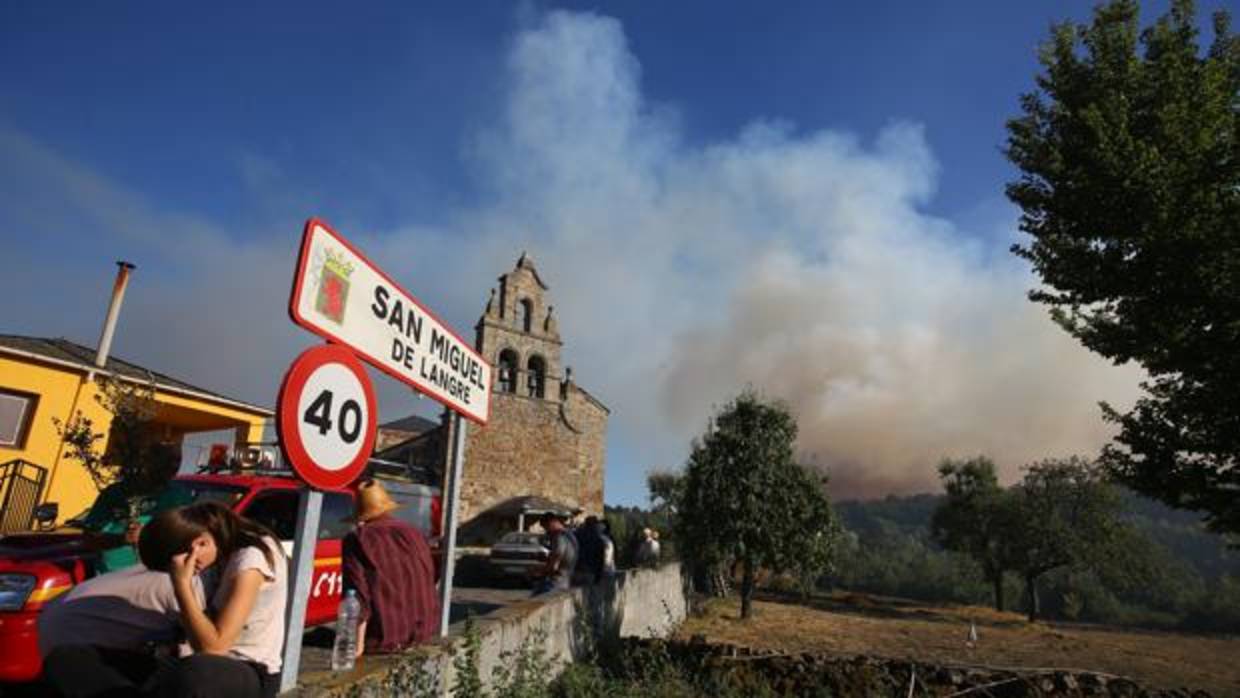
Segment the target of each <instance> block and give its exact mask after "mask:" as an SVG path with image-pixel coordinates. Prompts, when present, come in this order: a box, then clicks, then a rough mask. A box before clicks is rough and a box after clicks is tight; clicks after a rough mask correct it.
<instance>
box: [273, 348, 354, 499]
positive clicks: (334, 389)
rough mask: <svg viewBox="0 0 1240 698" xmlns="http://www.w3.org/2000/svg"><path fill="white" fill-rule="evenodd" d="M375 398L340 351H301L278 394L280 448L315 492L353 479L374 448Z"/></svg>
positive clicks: (349, 355) (348, 357)
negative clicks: (315, 489) (314, 488)
mask: <svg viewBox="0 0 1240 698" xmlns="http://www.w3.org/2000/svg"><path fill="white" fill-rule="evenodd" d="M376 413H377V409H376V406H375V394H374V390H373V388H371V385H370V379H369V378H367V377H366V370H365V369H364V368H363V367H362V364H361V362H359V361H358V360H357V359H355V358H353V353H352V352H351V351H349V350H348V349H347V348H345V347H342V346H338V345H336V346H332V345H328V346H319V347H313V348H311V349H308V350H306V351H305V352H303V353H302V354H301V356H299V357H297V360H296V361H294V362H293V365H292V367H291V368H289V371H288V373H287V374H286V375H285V378H284V384H283V385H282V386H281V388H280V401H279V407H278V410H277V414H276V423H277V427H278V428H279V430H280V445H281V447H282V448H283V449H284V454H285V457H286V458H287V459H288V461H289V463H290V464H292V466H293V469H294V470H296V471H297V474H298V475H300V476H301V478H302V479H303V480H305V481H306V482H308V483H309V484H311V485H313V486H314V487H318V488H319V489H331V488H334V487H343V486H345V485H348V484H349V483H351V482H353V480H355V479H357V476H358V475H360V474H361V472H362V470H363V469H365V467H366V462H367V461H368V460H369V459H370V453H371V451H372V450H373V449H374V445H375V427H376V419H377V414H376Z"/></svg>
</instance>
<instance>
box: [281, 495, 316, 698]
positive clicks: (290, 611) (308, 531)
mask: <svg viewBox="0 0 1240 698" xmlns="http://www.w3.org/2000/svg"><path fill="white" fill-rule="evenodd" d="M322 509H323V493H322V492H319V491H318V490H314V489H311V488H309V487H303V488H302V489H301V493H300V496H299V498H298V502H297V534H296V537H295V538H294V539H293V540H295V541H296V542H295V543H294V544H293V564H292V566H291V568H290V569H289V571H290V572H292V575H291V578H292V584H291V585H290V586H289V594H288V606H287V610H286V611H285V616H284V629H285V634H284V662H283V663H282V664H281V665H280V692H281V693H283V692H284V691H291V690H293V689H294V688H296V687H297V670H298V668H299V667H300V666H301V642H302V634H303V633H304V632H305V630H306V605H307V604H308V603H309V601H310V578H311V575H312V574H313V573H314V549H315V547H317V545H318V542H319V514H320V513H321V511H322Z"/></svg>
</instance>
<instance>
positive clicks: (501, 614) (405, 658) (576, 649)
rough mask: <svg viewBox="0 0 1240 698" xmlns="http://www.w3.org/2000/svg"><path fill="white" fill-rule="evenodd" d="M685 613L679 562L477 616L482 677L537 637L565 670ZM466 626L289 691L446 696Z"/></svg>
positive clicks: (655, 631) (671, 624) (308, 678)
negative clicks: (607, 642) (613, 642)
mask: <svg viewBox="0 0 1240 698" xmlns="http://www.w3.org/2000/svg"><path fill="white" fill-rule="evenodd" d="M686 613H687V602H686V598H685V588H684V584H683V581H682V579H681V571H680V564H679V563H670V564H667V565H664V566H662V567H660V568H658V569H640V570H626V571H622V572H620V573H619V574H617V576H616V578H615V579H614V580H612V581H611V582H609V583H606V584H600V585H598V586H596V587H593V588H590V589H574V590H572V591H571V592H561V593H555V594H548V595H546V596H541V597H538V598H532V599H529V600H525V601H520V602H517V603H515V604H511V605H508V606H505V607H504V608H501V609H499V610H496V611H494V612H492V613H489V614H487V615H485V616H482V617H480V618H478V619H475V621H474V623H475V626H476V627H477V631H478V638H479V641H480V647H479V662H478V665H479V674H480V676H481V677H482V680H483V682H484V684H485V683H487V682H488V681H489V679H490V678H491V676H492V673H493V671H494V670H495V668H496V667H498V666H499V665H500V662H501V661H503V657H504V656H505V654H507V653H511V652H515V651H517V650H518V649H519V648H520V647H521V645H522V643H525V642H534V641H536V640H540V641H541V642H542V643H543V649H544V651H545V652H546V655H547V656H548V657H549V658H550V659H551V660H552V662H553V663H554V665H555V666H556V667H557V670H558V668H562V667H563V666H564V665H565V664H567V663H569V662H572V661H573V660H574V659H577V658H579V657H581V656H583V654H584V653H585V651H586V649H587V647H588V646H589V643H591V642H593V641H595V640H596V639H598V638H600V637H606V638H617V637H632V638H654V637H664V636H666V635H668V634H669V633H670V632H671V631H672V630H673V629H674V628H675V627H676V626H678V625H679V624H680V622H681V621H683V620H684V618H685V615H686ZM462 625H463V624H460V623H458V624H457V625H455V626H453V631H452V633H451V635H450V636H449V637H448V638H446V639H443V640H439V641H436V642H435V643H432V644H428V645H425V646H422V647H419V648H417V649H415V650H411V651H410V652H408V653H405V654H401V655H393V656H386V657H385V656H366V657H363V659H362V662H361V663H360V664H359V666H358V667H357V669H355V670H354V671H353V672H351V673H349V674H343V675H336V674H330V673H320V674H306V675H303V676H302V680H301V684H300V685H299V686H298V688H297V690H295V691H291V692H289V693H286V694H283V695H288V696H306V697H311V696H312V697H314V698H320V697H327V696H332V697H335V696H424V695H443V696H446V695H448V691H449V688H450V686H451V685H452V682H453V681H454V676H453V668H452V657H453V652H454V650H457V651H459V650H460V649H462V648H463V644H464V639H463V638H462V636H461V633H462V630H463V628H462V627H461V626H462Z"/></svg>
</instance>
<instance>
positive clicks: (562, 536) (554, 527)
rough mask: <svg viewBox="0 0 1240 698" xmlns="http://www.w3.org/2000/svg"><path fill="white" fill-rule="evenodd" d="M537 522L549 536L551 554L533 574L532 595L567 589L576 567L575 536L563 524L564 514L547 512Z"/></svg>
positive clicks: (570, 584)
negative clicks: (535, 578) (534, 580)
mask: <svg viewBox="0 0 1240 698" xmlns="http://www.w3.org/2000/svg"><path fill="white" fill-rule="evenodd" d="M538 523H539V524H540V525H541V526H542V528H543V530H544V531H546V532H547V536H548V537H549V538H550V541H549V544H550V548H551V555H550V556H548V557H547V562H546V563H545V564H544V565H543V566H542V567H540V568H538V569H537V570H536V571H535V572H534V575H535V576H536V577H538V580H537V581H536V582H535V584H534V596H538V595H539V594H545V593H547V592H550V591H567V590H568V589H569V587H571V586H572V580H573V570H575V569H576V567H577V538H576V537H575V536H574V535H573V532H572V531H570V530H568V527H567V526H565V524H564V515H563V514H559V513H554V512H547V513H545V514H543V515H542V517H541V518H539V520H538Z"/></svg>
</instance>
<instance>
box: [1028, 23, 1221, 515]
mask: <svg viewBox="0 0 1240 698" xmlns="http://www.w3.org/2000/svg"><path fill="white" fill-rule="evenodd" d="M1138 9H1139V8H1138V3H1137V2H1136V0H1112V1H1111V2H1108V3H1106V4H1105V5H1102V6H1100V7H1098V8H1097V9H1096V10H1095V13H1094V17H1093V21H1092V23H1090V24H1089V25H1080V26H1078V25H1074V24H1072V23H1066V24H1061V25H1058V26H1056V27H1054V28H1053V30H1052V34H1051V38H1050V41H1049V42H1048V43H1047V44H1045V45H1044V46H1043V48H1042V51H1041V62H1042V65H1043V68H1044V70H1043V72H1042V74H1041V75H1039V76H1038V78H1037V87H1038V89H1037V91H1035V92H1033V93H1030V94H1026V95H1024V96H1022V98H1021V107H1022V111H1023V115H1022V116H1020V117H1019V118H1016V119H1013V120H1011V121H1009V122H1008V125H1007V126H1008V134H1009V136H1008V145H1007V150H1006V153H1007V156H1008V158H1009V159H1010V160H1011V161H1012V162H1013V163H1014V164H1016V165H1017V166H1018V167H1019V168H1020V170H1021V175H1020V177H1019V179H1018V180H1016V181H1014V182H1012V183H1010V184H1009V185H1008V187H1007V193H1008V196H1009V198H1011V199H1012V201H1014V202H1015V203H1016V204H1018V205H1019V206H1020V207H1021V209H1022V211H1023V213H1022V216H1021V229H1022V230H1023V231H1025V232H1026V233H1028V234H1029V235H1030V236H1031V237H1032V241H1031V242H1030V243H1029V244H1028V245H1015V246H1013V248H1012V249H1013V251H1014V252H1015V253H1016V254H1018V255H1020V256H1021V257H1023V258H1025V259H1027V260H1029V261H1030V262H1031V263H1032V265H1033V268H1034V270H1035V271H1036V272H1037V273H1038V274H1039V275H1040V276H1041V278H1042V281H1043V282H1044V284H1045V285H1044V286H1043V287H1042V288H1039V289H1037V290H1034V291H1032V292H1031V293H1030V297H1031V299H1032V300H1034V301H1036V302H1040V303H1045V304H1047V305H1049V306H1051V308H1052V316H1053V317H1054V319H1055V320H1056V321H1057V322H1058V323H1059V324H1060V325H1062V326H1063V327H1064V328H1065V329H1066V330H1067V331H1068V332H1070V333H1071V334H1072V335H1074V336H1075V337H1077V338H1078V339H1079V340H1080V341H1081V342H1082V343H1083V344H1084V345H1085V346H1086V347H1088V348H1089V349H1090V350H1092V351H1095V352H1097V353H1099V354H1101V355H1102V356H1105V357H1107V358H1108V359H1111V360H1112V361H1114V362H1115V363H1117V364H1118V363H1125V362H1128V361H1135V362H1137V363H1139V364H1140V365H1141V366H1143V367H1144V369H1145V370H1146V372H1147V373H1148V375H1149V379H1148V380H1147V381H1146V382H1145V383H1143V385H1142V387H1143V389H1144V391H1145V394H1144V396H1143V397H1142V398H1141V399H1140V400H1139V401H1138V402H1137V404H1136V405H1135V407H1134V408H1133V409H1132V410H1131V411H1129V412H1128V413H1126V414H1125V413H1120V412H1119V411H1117V410H1115V409H1113V408H1111V407H1109V406H1107V405H1105V404H1104V405H1103V410H1104V414H1105V416H1106V418H1107V419H1108V420H1110V421H1112V422H1115V423H1117V424H1118V425H1119V427H1120V429H1119V433H1118V435H1117V437H1116V439H1115V441H1114V443H1113V444H1111V445H1110V446H1108V447H1107V449H1106V450H1105V452H1104V455H1103V462H1104V463H1105V464H1106V465H1107V466H1108V467H1109V468H1110V470H1111V471H1112V472H1113V473H1114V474H1116V475H1117V476H1119V477H1120V478H1121V479H1122V480H1123V481H1124V482H1126V483H1127V484H1129V485H1130V486H1131V487H1133V488H1134V489H1136V490H1137V491H1139V492H1141V493H1143V494H1146V495H1148V496H1152V497H1156V498H1159V499H1162V500H1163V501H1165V502H1167V503H1168V504H1170V505H1171V506H1176V507H1181V508H1187V509H1193V510H1197V511H1201V512H1204V514H1205V516H1206V520H1207V521H1208V523H1209V524H1210V525H1211V527H1212V528H1213V529H1214V530H1216V531H1231V532H1238V531H1240V507H1237V506H1236V505H1235V497H1236V492H1237V489H1238V488H1240V392H1238V391H1237V390H1236V386H1237V385H1240V99H1238V95H1240V39H1238V38H1237V37H1236V36H1234V35H1233V34H1232V33H1231V32H1230V29H1229V17H1228V15H1227V14H1226V13H1222V12H1220V13H1217V14H1215V15H1214V18H1213V19H1214V21H1213V34H1214V38H1213V42H1212V43H1211V46H1210V48H1209V50H1208V51H1207V52H1205V53H1204V54H1203V53H1202V51H1201V50H1200V47H1199V45H1198V30H1197V26H1196V21H1195V11H1194V6H1193V3H1192V2H1191V0H1173V2H1172V3H1171V8H1170V11H1169V12H1168V13H1167V14H1166V15H1164V16H1162V17H1160V18H1159V19H1158V20H1157V21H1156V22H1155V23H1154V24H1153V25H1152V26H1150V27H1149V28H1147V29H1145V30H1144V31H1139V30H1138Z"/></svg>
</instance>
